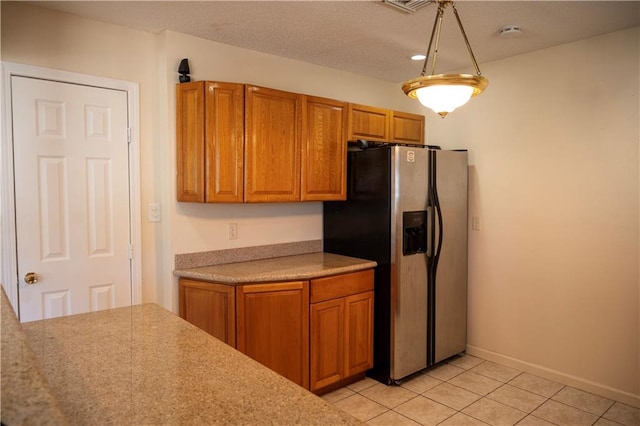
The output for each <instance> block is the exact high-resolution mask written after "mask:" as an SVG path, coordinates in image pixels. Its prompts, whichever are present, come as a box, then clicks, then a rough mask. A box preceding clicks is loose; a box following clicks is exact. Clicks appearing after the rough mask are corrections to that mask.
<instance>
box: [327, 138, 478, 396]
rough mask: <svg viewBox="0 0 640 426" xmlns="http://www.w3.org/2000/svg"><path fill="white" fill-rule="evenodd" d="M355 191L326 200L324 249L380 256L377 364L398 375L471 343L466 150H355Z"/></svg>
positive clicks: (377, 374)
mask: <svg viewBox="0 0 640 426" xmlns="http://www.w3.org/2000/svg"><path fill="white" fill-rule="evenodd" d="M347 176H348V178H347V187H348V190H347V201H332V202H325V203H324V207H323V209H324V212H323V226H324V230H323V233H324V251H326V252H331V253H337V254H343V255H347V256H354V257H359V258H364V259H370V260H375V261H376V262H378V267H377V268H376V271H375V295H374V297H375V302H374V367H373V369H372V370H371V371H370V372H369V375H370V376H371V377H373V378H375V379H377V380H379V381H381V382H384V383H388V384H390V383H393V382H396V381H399V380H400V379H402V378H404V377H406V376H409V375H411V374H413V373H415V372H417V371H420V370H422V369H424V368H426V367H429V366H431V365H433V364H435V363H437V362H439V361H442V360H444V359H446V358H449V357H451V356H453V355H455V354H457V353H460V352H463V351H464V350H465V347H466V323H467V315H466V312H467V152H466V151H445V150H439V149H430V148H427V147H423V146H406V145H404V146H400V145H384V146H379V147H372V148H368V149H363V150H353V151H349V153H348V160H347Z"/></svg>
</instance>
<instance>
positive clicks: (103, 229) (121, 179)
mask: <svg viewBox="0 0 640 426" xmlns="http://www.w3.org/2000/svg"><path fill="white" fill-rule="evenodd" d="M3 70H4V77H5V78H4V80H3V82H4V98H5V99H4V100H5V104H4V105H5V109H4V111H5V114H4V115H3V119H4V126H3V127H4V129H5V132H4V135H5V138H4V143H3V147H2V148H3V149H2V167H3V170H2V176H3V187H2V190H3V195H2V233H3V238H2V241H3V246H2V263H3V268H2V281H3V285H4V287H5V289H6V292H7V294H8V296H9V299H10V301H11V302H12V304H13V306H14V309H16V308H17V306H18V305H17V303H16V302H17V299H18V298H17V296H18V293H19V296H20V297H19V299H20V303H19V304H20V319H21V321H31V320H36V319H41V318H49V317H54V316H59V315H67V314H73V313H80V312H87V311H93V310H98V309H104V308H111V307H119V306H126V305H129V304H131V303H134V304H136V303H140V299H141V288H140V286H141V279H140V275H141V274H140V255H139V247H140V231H139V223H140V219H139V218H140V212H139V196H138V194H139V191H138V143H137V140H138V138H137V131H135V129H137V126H136V124H137V104H138V103H137V94H138V92H137V85H136V84H133V83H126V82H120V81H117V80H105V79H101V78H96V77H91V76H84V75H79V74H70V73H63V72H59V71H53V70H44V69H39V68H35V67H28V66H21V65H16V64H7V63H3ZM25 77H28V78H25ZM69 83H72V84H69ZM8 95H11V97H9V96H8ZM7 98H9V99H7ZM11 98H12V99H13V105H11ZM7 106H12V107H13V110H14V118H13V119H14V121H15V122H14V123H13V126H10V124H11V116H10V114H7V111H11V107H9V108H7ZM127 122H128V123H129V125H127ZM128 128H129V130H130V136H128V134H127V133H128V132H127V129H128ZM128 138H129V139H130V140H131V142H130V143H127V139H128ZM11 141H13V146H11ZM7 142H8V143H7ZM11 148H12V149H13V152H11ZM34 149H37V152H35V151H33V150H34ZM12 156H13V157H15V170H10V169H11V166H12V164H9V161H8V160H9V159H11V157H12ZM10 171H11V173H9V172H10ZM13 174H15V193H13V192H12V191H11V189H12V188H8V187H7V186H8V185H7V182H12V183H13V182H14V179H13ZM8 176H10V178H8ZM11 204H13V206H11ZM13 208H15V212H16V214H17V217H16V215H12V214H11V213H12V211H13ZM12 226H13V229H11V228H12ZM15 235H17V241H16V240H15V239H14V241H10V240H11V239H12V238H10V237H11V236H15ZM8 237H9V238H8ZM16 246H17V250H16ZM130 247H132V248H136V249H135V250H131V253H132V254H131V259H130ZM129 262H131V263H130V264H129ZM31 271H33V272H35V273H36V274H37V275H38V277H39V281H38V283H37V284H33V285H30V286H28V285H26V284H25V283H24V281H23V276H24V275H25V274H26V272H31ZM12 293H13V294H12ZM16 311H18V310H17V309H16Z"/></svg>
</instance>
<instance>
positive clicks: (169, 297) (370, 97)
mask: <svg viewBox="0 0 640 426" xmlns="http://www.w3.org/2000/svg"><path fill="white" fill-rule="evenodd" d="M0 5H1V7H2V15H1V16H2V35H1V42H2V52H1V55H2V57H1V59H2V60H3V61H10V62H17V63H24V64H30V65H37V66H44V67H50V68H56V69H63V70H69V71H73V72H80V73H87V74H95V75H99V76H104V77H110V78H117V79H122V80H129V81H135V82H138V83H139V84H140V96H141V99H140V110H141V117H140V122H141V158H142V160H141V172H142V176H141V187H142V204H143V212H144V211H145V209H144V206H146V204H147V203H149V202H161V203H162V209H163V210H162V218H163V220H162V222H160V223H159V224H152V223H151V224H150V223H147V222H146V220H143V226H142V237H143V247H142V251H143V297H144V300H145V301H157V302H159V303H161V304H163V305H165V306H167V307H172V308H175V279H174V278H173V277H172V276H171V271H172V269H173V256H174V254H176V253H184V252H190V251H201V250H213V249H219V248H229V247H240V246H249V245H257V244H271V243H274V242H289V241H301V240H306V239H316V238H320V237H321V207H320V204H319V203H307V204H304V203H292V204H277V205H276V204H266V205H240V206H236V205H196V204H187V203H176V202H175V201H174V200H175V180H174V179H175V178H174V176H175V113H174V108H175V93H174V84H175V81H176V77H177V74H176V72H175V70H176V69H177V65H178V62H179V60H180V59H181V58H183V57H188V58H189V59H190V61H191V67H192V76H193V78H194V79H216V80H222V81H238V82H249V83H254V84H259V85H264V86H268V87H274V88H278V89H283V90H290V91H296V92H302V93H309V94H313V95H319V96H326V97H331V98H337V99H343V100H346V101H353V102H359V103H364V104H369V105H377V106H381V107H387V108H393V109H398V110H405V111H414V112H421V111H424V110H423V109H422V108H421V107H419V106H417V103H415V102H412V101H410V100H408V99H406V98H405V97H404V95H402V94H401V91H400V88H399V85H393V84H389V83H384V82H380V81H376V80H373V79H369V78H366V77H362V76H357V75H353V74H348V73H344V72H340V71H336V70H331V69H328V68H323V67H319V66H315V65H310V64H305V63H302V62H297V61H292V60H287V59H282V58H277V57H273V56H270V55H265V54H261V53H257V52H252V51H248V50H244V49H238V48H234V47H230V46H226V45H222V44H219V43H213V42H209V41H205V40H200V39H197V38H194V37H189V36H186V35H182V34H178V33H173V32H166V33H163V34H161V35H153V34H149V33H144V32H140V31H133V30H128V29H124V28H121V27H118V26H114V25H108V24H103V23H100V22H96V21H93V20H87V19H82V18H78V17H74V16H71V15H66V14H60V13H56V12H50V11H46V10H44V9H40V8H37V7H34V6H31V5H27V4H22V3H7V2H2V3H1V4H0ZM638 38H639V34H638V29H637V28H636V29H634V30H629V31H623V32H619V33H614V34H610V35H606V36H603V37H599V38H596V39H591V40H585V41H581V42H578V43H573V44H568V45H564V46H559V47H556V48H553V49H546V50H543V51H539V52H534V53H531V54H528V55H522V56H519V57H515V58H511V59H508V60H504V61H499V62H494V63H489V64H481V67H482V70H483V73H484V74H485V75H486V76H487V77H488V78H489V80H490V86H489V88H488V89H487V91H486V92H485V93H484V94H482V95H481V96H480V97H478V98H477V99H474V100H472V101H471V103H469V105H467V106H465V107H463V108H461V109H460V110H458V111H456V112H454V113H453V114H451V115H450V116H449V117H447V118H446V119H444V120H441V119H440V118H438V117H436V116H433V115H428V118H427V127H428V142H429V143H431V144H440V145H442V146H443V147H450V148H464V147H466V148H468V149H469V150H470V161H471V174H470V175H471V194H470V201H471V214H472V215H475V216H479V217H480V221H481V222H480V223H481V230H480V231H478V232H475V231H474V232H470V246H469V248H470V253H469V255H470V256H469V258H470V269H469V278H470V280H469V289H470V300H469V345H470V346H469V349H470V351H476V352H477V353H481V354H483V355H484V356H487V357H490V356H493V357H495V358H496V359H497V358H499V359H500V360H502V361H506V362H511V363H513V364H514V365H518V366H520V367H521V368H528V369H532V370H536V371H537V372H538V373H540V374H547V375H550V376H553V377H555V378H557V379H558V380H562V381H564V382H571V381H573V382H575V383H577V384H579V385H580V386H581V387H583V388H585V387H586V388H589V389H592V390H593V391H594V392H598V393H601V394H602V393H607V392H609V394H610V395H613V396H615V397H620V398H626V400H627V401H630V403H636V404H638V405H640V389H639V385H638V377H639V376H640V371H639V368H638V364H639V363H640V355H639V349H638V345H639V343H638V340H639V335H640V325H639V322H640V316H639V312H640V310H639V303H640V295H639V290H638V287H639V281H640V280H639V274H640V266H639V252H638V240H639V220H640V219H639V216H640V215H639V211H638V197H639V192H640V189H639V187H640V177H639V173H638V169H639V158H638V143H639V133H640V129H639V123H638V121H639V119H638V116H639V105H638V103H639V101H638V93H639V89H638V85H639V82H638V79H639V77H638V75H639V69H638V68H639V66H638V63H639V54H638ZM538 78H539V79H540V81H541V84H539V85H535V86H534V82H536V79H538ZM627 83H628V84H629V85H630V86H631V87H629V86H627ZM143 219H144V218H143ZM230 220H233V221H234V222H236V223H238V226H239V238H238V240H234V241H229V240H228V239H227V238H226V224H227V223H228V222H229V221H230Z"/></svg>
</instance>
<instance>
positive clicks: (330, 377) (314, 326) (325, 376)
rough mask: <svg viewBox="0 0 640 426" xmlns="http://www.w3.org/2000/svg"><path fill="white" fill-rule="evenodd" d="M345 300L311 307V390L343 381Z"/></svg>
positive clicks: (315, 304)
mask: <svg viewBox="0 0 640 426" xmlns="http://www.w3.org/2000/svg"><path fill="white" fill-rule="evenodd" d="M344 330H345V328H344V299H336V300H329V301H327V302H321V303H314V304H312V305H311V337H310V339H311V342H310V344H311V351H310V352H311V390H312V391H314V390H316V389H320V388H322V387H325V386H328V385H330V384H332V383H336V382H338V381H340V380H341V379H343V378H344V373H345V370H344V360H345V356H344Z"/></svg>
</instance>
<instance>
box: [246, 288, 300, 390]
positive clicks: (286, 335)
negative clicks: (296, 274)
mask: <svg viewBox="0 0 640 426" xmlns="http://www.w3.org/2000/svg"><path fill="white" fill-rule="evenodd" d="M236 300H237V335H238V339H237V347H238V350H239V351H241V352H243V353H245V354H246V355H248V356H250V357H251V358H253V359H255V360H256V361H258V362H260V363H261V364H263V365H265V366H266V367H269V368H270V369H272V370H274V371H275V372H277V373H279V374H281V375H283V376H284V377H286V378H288V379H289V380H291V381H293V382H295V383H297V384H299V385H300V386H303V387H305V388H307V389H308V387H309V284H308V282H306V281H296V282H288V283H274V284H262V285H244V286H240V287H237V289H236Z"/></svg>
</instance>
